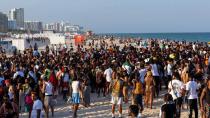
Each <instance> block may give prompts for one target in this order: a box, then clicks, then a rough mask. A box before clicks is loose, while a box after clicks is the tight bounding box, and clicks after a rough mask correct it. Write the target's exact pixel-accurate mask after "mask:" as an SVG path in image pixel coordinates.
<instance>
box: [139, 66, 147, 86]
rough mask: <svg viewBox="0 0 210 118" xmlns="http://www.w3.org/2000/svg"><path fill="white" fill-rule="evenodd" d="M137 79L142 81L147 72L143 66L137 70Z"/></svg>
mask: <svg viewBox="0 0 210 118" xmlns="http://www.w3.org/2000/svg"><path fill="white" fill-rule="evenodd" d="M139 74H140V75H139V79H140V80H141V82H143V83H144V77H145V75H146V74H147V70H146V69H145V68H144V69H140V70H139Z"/></svg>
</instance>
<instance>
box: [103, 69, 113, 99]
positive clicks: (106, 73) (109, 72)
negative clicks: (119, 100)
mask: <svg viewBox="0 0 210 118" xmlns="http://www.w3.org/2000/svg"><path fill="white" fill-rule="evenodd" d="M112 72H113V71H112V68H111V66H110V65H109V66H108V68H107V69H106V70H105V71H104V76H105V77H106V94H107V95H108V94H109V86H110V83H111V81H112Z"/></svg>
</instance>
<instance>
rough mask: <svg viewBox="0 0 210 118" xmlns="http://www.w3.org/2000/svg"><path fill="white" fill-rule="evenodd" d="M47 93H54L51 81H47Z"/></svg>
mask: <svg viewBox="0 0 210 118" xmlns="http://www.w3.org/2000/svg"><path fill="white" fill-rule="evenodd" d="M45 85H46V86H45V95H52V94H53V85H52V84H51V83H50V82H45Z"/></svg>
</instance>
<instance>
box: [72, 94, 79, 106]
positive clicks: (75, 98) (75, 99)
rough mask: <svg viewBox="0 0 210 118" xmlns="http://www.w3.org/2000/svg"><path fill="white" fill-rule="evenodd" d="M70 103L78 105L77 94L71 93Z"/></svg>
mask: <svg viewBox="0 0 210 118" xmlns="http://www.w3.org/2000/svg"><path fill="white" fill-rule="evenodd" d="M72 103H73V104H79V103H80V97H79V93H72Z"/></svg>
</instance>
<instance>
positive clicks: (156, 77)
mask: <svg viewBox="0 0 210 118" xmlns="http://www.w3.org/2000/svg"><path fill="white" fill-rule="evenodd" d="M151 71H152V76H153V78H154V80H155V94H156V97H158V96H159V91H160V78H159V76H160V75H159V70H158V64H157V63H156V58H154V59H152V60H151Z"/></svg>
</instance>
